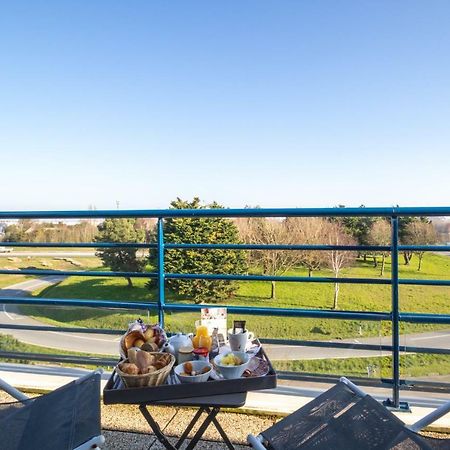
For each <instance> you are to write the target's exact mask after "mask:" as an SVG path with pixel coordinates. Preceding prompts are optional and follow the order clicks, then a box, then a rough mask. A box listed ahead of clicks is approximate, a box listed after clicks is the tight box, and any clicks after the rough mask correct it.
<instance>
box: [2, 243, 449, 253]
mask: <svg viewBox="0 0 450 450" xmlns="http://www.w3.org/2000/svg"><path fill="white" fill-rule="evenodd" d="M1 245H2V246H3V247H25V248H27V247H29V248H143V249H149V248H157V247H158V244H156V243H147V244H142V243H131V242H125V243H119V242H65V243H62V242H1ZM165 247H166V248H168V249H207V250H300V251H302V250H305V251H306V250H318V251H327V250H328V251H330V250H341V251H354V252H362V251H373V252H382V251H384V252H389V251H390V250H391V247H390V246H389V245H325V244H324V245H321V244H189V243H187V244H177V243H166V244H165ZM398 248H399V251H424V252H450V245H399V247H398Z"/></svg>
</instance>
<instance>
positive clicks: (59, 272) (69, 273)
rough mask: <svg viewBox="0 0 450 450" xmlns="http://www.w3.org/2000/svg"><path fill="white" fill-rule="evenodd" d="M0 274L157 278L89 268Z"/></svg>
mask: <svg viewBox="0 0 450 450" xmlns="http://www.w3.org/2000/svg"><path fill="white" fill-rule="evenodd" d="M0 275H37V276H44V275H61V276H69V277H121V278H157V276H158V274H157V273H154V272H106V271H105V272H103V271H100V270H99V271H90V270H85V271H83V270H80V271H78V270H49V269H8V270H5V269H0Z"/></svg>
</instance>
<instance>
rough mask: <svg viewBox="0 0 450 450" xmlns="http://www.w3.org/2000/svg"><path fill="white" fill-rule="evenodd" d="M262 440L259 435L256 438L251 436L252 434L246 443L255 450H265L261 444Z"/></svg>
mask: <svg viewBox="0 0 450 450" xmlns="http://www.w3.org/2000/svg"><path fill="white" fill-rule="evenodd" d="M262 440H263V438H262V436H261V435H260V434H258V436H253V434H249V435H248V436H247V442H248V443H249V444H250V445H251V446H252V447H253V448H255V449H256V450H267V448H266V447H264V445H263V444H262Z"/></svg>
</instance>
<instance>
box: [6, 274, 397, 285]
mask: <svg viewBox="0 0 450 450" xmlns="http://www.w3.org/2000/svg"><path fill="white" fill-rule="evenodd" d="M0 273H1V272H0ZM166 279H173V280H236V281H284V282H289V283H292V282H302V283H344V284H345V283H347V284H391V281H390V280H389V279H386V278H334V277H292V276H278V275H237V274H211V273H201V274H195V273H166Z"/></svg>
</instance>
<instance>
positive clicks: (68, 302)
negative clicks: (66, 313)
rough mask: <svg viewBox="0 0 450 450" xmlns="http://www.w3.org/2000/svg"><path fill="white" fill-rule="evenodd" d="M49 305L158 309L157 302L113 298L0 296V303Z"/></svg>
mask: <svg viewBox="0 0 450 450" xmlns="http://www.w3.org/2000/svg"><path fill="white" fill-rule="evenodd" d="M2 303H4V304H8V305H49V306H82V307H86V308H107V309H137V310H153V309H158V304H157V303H138V302H119V301H114V300H84V299H65V298H64V299H63V298H41V297H39V298H37V297H0V305H1V304H2Z"/></svg>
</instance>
